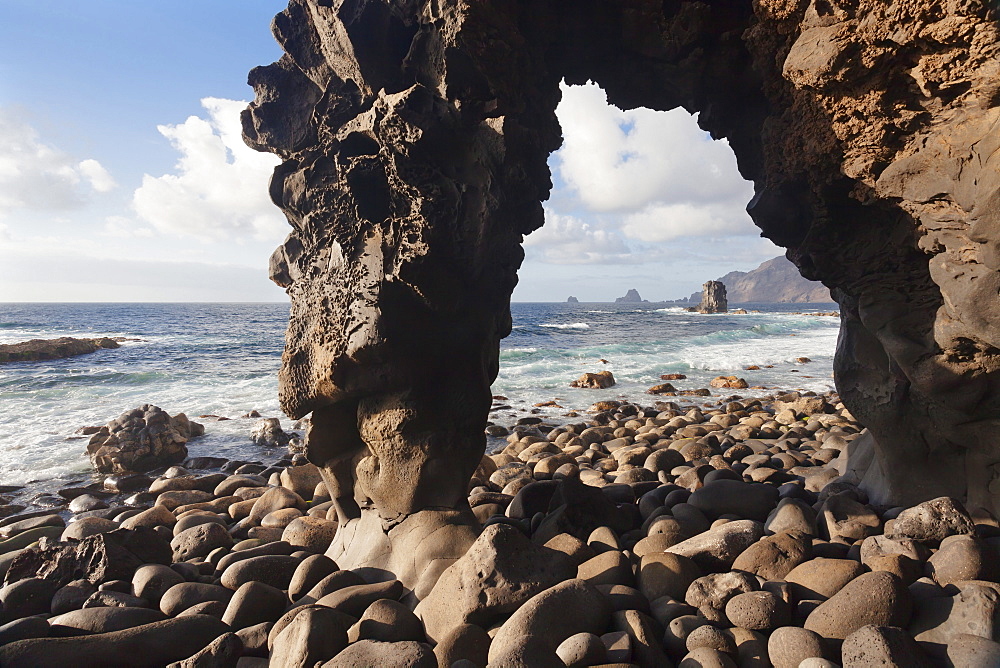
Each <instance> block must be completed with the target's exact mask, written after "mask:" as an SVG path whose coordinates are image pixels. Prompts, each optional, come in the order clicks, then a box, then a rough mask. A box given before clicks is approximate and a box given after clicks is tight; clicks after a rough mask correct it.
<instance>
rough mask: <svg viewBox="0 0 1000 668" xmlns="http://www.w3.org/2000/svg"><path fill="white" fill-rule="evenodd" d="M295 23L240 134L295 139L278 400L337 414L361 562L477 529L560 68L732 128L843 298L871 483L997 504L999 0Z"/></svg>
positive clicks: (766, 208) (835, 0)
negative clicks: (478, 486) (489, 426)
mask: <svg viewBox="0 0 1000 668" xmlns="http://www.w3.org/2000/svg"><path fill="white" fill-rule="evenodd" d="M273 31H274V34H275V36H276V37H277V39H278V41H279V42H280V43H281V45H282V46H283V48H284V49H285V51H286V54H285V55H284V56H283V57H282V58H281V59H280V60H279V61H278V62H277V63H274V64H273V65H269V66H266V67H259V68H256V69H254V70H253V71H252V72H251V74H250V83H251V84H252V85H253V86H254V88H255V91H256V94H257V97H256V100H255V101H254V102H253V103H252V104H251V106H250V108H249V109H248V110H247V111H246V112H245V113H244V116H243V123H244V135H245V138H246V141H247V143H248V144H249V145H250V146H252V147H254V148H257V149H260V150H265V151H271V152H273V153H276V154H278V155H279V156H281V158H282V159H283V162H282V164H281V165H280V166H279V167H278V168H277V169H276V171H275V174H274V177H273V179H272V182H271V196H272V198H273V200H274V201H275V203H276V204H278V206H280V207H281V208H282V210H283V211H284V212H285V214H286V216H287V217H288V220H289V223H290V224H291V226H292V232H291V234H290V235H289V237H288V239H287V240H286V241H285V243H284V244H283V245H282V246H281V247H280V248H279V249H278V250H277V251H276V252H275V253H274V255H273V257H272V258H271V275H272V278H273V279H274V280H275V281H276V282H277V283H278V284H279V285H282V286H284V287H286V288H287V289H288V293H289V295H290V296H291V300H292V307H291V319H290V322H289V327H288V333H287V337H286V350H285V354H284V363H283V369H282V372H281V377H280V384H281V390H280V391H281V401H282V406H283V408H284V410H285V411H286V412H287V413H288V414H289V415H290V416H292V417H293V418H298V417H301V416H303V415H305V414H307V413H309V412H310V411H311V412H312V414H313V417H312V428H311V429H310V431H309V434H308V436H307V443H308V454H309V457H310V459H311V460H312V461H313V462H315V463H317V464H318V465H320V466H322V467H323V469H324V471H325V476H326V481H327V485H328V487H329V489H330V491H331V492H332V493H333V496H335V497H337V508H338V513H339V517H340V522H341V527H342V528H341V531H340V532H339V533H338V538H337V542H336V544H335V545H334V548H333V551H332V552H331V555H336V560H337V563H338V564H340V565H341V566H342V567H344V568H351V567H353V566H357V565H361V564H364V565H369V566H373V567H376V568H382V569H386V570H390V571H392V572H395V573H403V575H401V576H400V577H401V579H404V581H406V583H407V586H411V585H412V584H413V583H414V581H415V579H417V576H418V575H420V574H421V573H422V574H423V575H424V576H425V577H426V578H427V581H428V582H429V581H432V580H433V579H435V578H436V574H437V573H440V572H441V569H442V568H443V566H444V565H446V564H447V563H450V561H449V560H453V559H454V558H455V556H456V555H458V554H461V553H463V552H464V551H465V548H467V547H468V545H469V544H470V543H471V542H472V540H473V539H474V537H475V535H476V532H477V529H476V522H475V519H474V517H473V515H472V514H471V513H470V512H469V507H468V504H467V502H466V497H465V492H466V489H465V488H466V485H467V482H468V480H469V477H470V475H471V474H472V472H473V471H474V470H475V469H476V467H477V466H478V465H479V462H480V458H481V456H482V453H483V449H484V436H483V429H484V426H485V423H486V416H487V410H488V408H489V405H490V392H489V387H490V384H491V381H492V380H493V379H494V377H495V376H496V373H497V368H498V348H499V340H500V339H501V338H503V337H504V336H506V335H507V334H508V333H509V332H510V328H511V320H510V312H509V297H510V293H511V290H512V289H513V287H514V285H515V283H516V281H517V273H516V272H517V269H518V267H519V265H520V263H521V260H522V258H523V252H522V250H521V246H520V243H521V241H522V239H523V235H525V234H528V233H530V232H532V231H533V230H535V229H537V228H538V227H539V226H540V225H541V224H542V222H543V211H542V207H541V201H542V200H544V199H545V198H546V197H547V196H548V193H549V189H550V188H551V181H550V176H549V171H548V167H547V164H546V160H547V158H548V156H549V154H550V153H551V152H552V151H553V150H555V149H556V148H558V146H559V144H560V140H561V136H560V129H559V124H558V121H557V119H556V117H555V107H556V104H557V102H558V100H559V95H560V93H559V83H560V81H562V80H565V81H566V82H567V83H569V84H579V83H583V82H586V81H588V80H593V81H596V82H597V83H599V84H600V85H601V86H603V87H604V89H605V90H606V91H607V93H608V97H609V100H610V101H611V102H612V103H613V104H615V105H617V106H619V107H621V108H624V109H632V108H636V107H648V108H651V109H658V110H668V109H673V108H675V107H678V106H682V107H684V108H685V109H687V110H688V111H689V112H691V113H697V114H698V122H699V123H700V125H701V127H702V128H704V129H705V130H706V131H708V132H710V133H711V135H712V136H713V137H715V138H717V139H721V138H726V139H727V140H728V142H729V145H730V146H731V147H732V149H733V151H734V152H735V154H736V157H737V160H738V165H739V169H740V171H741V173H742V175H743V176H744V177H745V178H747V179H749V180H752V181H753V182H754V184H755V196H754V198H753V200H752V201H751V202H750V204H749V206H748V210H749V212H750V215H751V216H752V217H753V219H754V222H755V223H756V224H757V225H758V226H759V227H760V228H761V230H762V231H763V234H764V236H766V237H767V238H769V239H771V240H772V241H774V242H775V243H777V244H779V245H781V246H784V247H786V248H787V249H788V253H787V255H788V257H789V259H791V260H792V261H793V262H794V263H795V264H796V265H797V266H798V267H799V269H800V270H801V271H802V273H803V275H805V276H806V277H807V278H810V279H814V280H821V281H823V283H824V284H825V285H827V286H828V287H830V288H831V289H832V290H833V294H834V296H835V298H836V300H837V301H838V302H839V303H840V304H841V310H842V318H843V329H842V333H841V339H840V345H839V348H838V352H837V359H836V363H835V368H836V374H837V383H838V387H839V389H840V391H841V394H842V397H843V400H844V403H845V404H847V406H848V408H849V409H850V410H851V412H852V413H853V414H854V415H855V416H856V417H858V418H859V419H861V420H862V421H863V422H864V423H865V424H867V426H868V427H869V429H870V431H871V437H870V438H869V439H867V442H866V443H863V444H862V446H860V447H859V448H856V449H854V450H853V451H852V456H851V457H850V461H848V462H847V463H846V466H847V467H848V468H850V473H851V474H852V475H855V476H857V477H858V479H860V480H861V482H862V485H863V487H864V488H865V489H867V490H868V492H869V494H870V495H871V497H872V499H873V501H875V502H878V503H889V502H892V503H912V502H916V501H920V500H924V499H928V498H932V497H938V496H953V497H956V498H961V499H965V500H966V501H967V502H968V505H969V507H970V509H978V508H986V509H989V510H991V511H993V512H996V510H997V501H998V499H1000V482H998V479H1000V450H998V448H997V447H996V445H995V443H996V438H995V433H996V430H997V427H998V418H1000V388H998V383H1000V349H998V346H1000V309H998V308H996V297H997V294H998V292H1000V273H998V271H997V270H998V268H1000V247H998V243H1000V215H998V212H1000V207H998V202H1000V193H998V189H997V186H998V184H1000V176H998V174H1000V172H998V169H997V166H998V164H1000V152H998V151H997V148H998V146H1000V133H998V131H997V127H998V122H1000V61H998V59H997V53H998V39H997V37H998V32H997V23H996V17H995V15H994V11H993V10H992V9H990V7H989V5H987V3H985V2H984V1H983V0H756V1H755V2H750V0H724V1H719V2H715V1H713V2H708V1H707V0H700V1H699V0H665V1H664V2H649V1H647V0H621V1H620V2H593V1H590V0H586V1H583V2H572V3H570V2H565V1H562V0H514V1H511V2H496V1H494V0H485V1H483V2H476V3H460V2H453V1H451V0H435V1H434V2H427V1H421V0H399V1H394V2H389V1H388V0H350V1H348V0H292V2H291V3H290V4H289V7H288V9H287V10H286V11H284V12H282V13H281V14H279V15H278V16H277V17H276V18H275V21H274V24H273ZM663 150H670V147H669V146H664V147H663ZM852 445H853V444H852ZM435 532H437V533H436V534H435ZM427 536H433V537H432V538H431V539H426V540H425V537H427ZM443 546H446V547H443Z"/></svg>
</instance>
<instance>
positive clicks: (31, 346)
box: [0, 336, 121, 364]
mask: <svg viewBox="0 0 1000 668" xmlns="http://www.w3.org/2000/svg"><path fill="white" fill-rule="evenodd" d="M102 348H109V349H110V348H121V346H120V345H119V344H118V341H116V340H115V339H112V338H108V337H106V336H105V337H101V338H99V339H74V338H73V337H70V336H63V337H60V338H58V339H32V340H31V341H22V342H20V343H3V344H0V364H5V363H8V362H38V361H41V360H57V359H62V358H64V357H76V356H77V355H86V354H88V353H93V352H97V351H98V350H101V349H102Z"/></svg>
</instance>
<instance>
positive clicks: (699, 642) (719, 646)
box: [686, 624, 736, 654]
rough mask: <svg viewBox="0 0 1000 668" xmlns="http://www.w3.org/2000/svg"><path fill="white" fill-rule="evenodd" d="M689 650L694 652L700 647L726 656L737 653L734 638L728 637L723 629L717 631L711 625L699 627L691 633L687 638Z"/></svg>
mask: <svg viewBox="0 0 1000 668" xmlns="http://www.w3.org/2000/svg"><path fill="white" fill-rule="evenodd" d="M686 644H687V649H688V651H689V652H692V651H694V650H696V649H698V648H699V647H711V648H712V649H714V650H718V651H719V652H723V653H724V654H735V653H736V641H735V639H733V637H732V636H729V635H727V634H726V633H725V632H723V631H722V629H717V628H715V627H714V626H712V625H710V624H706V625H705V626H699V627H698V628H696V629H694V630H693V631H691V633H689V634H688V637H687V642H686Z"/></svg>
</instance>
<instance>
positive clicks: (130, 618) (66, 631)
mask: <svg viewBox="0 0 1000 668" xmlns="http://www.w3.org/2000/svg"><path fill="white" fill-rule="evenodd" d="M164 619H166V615H164V614H163V613H162V612H160V611H159V610H153V609H151V608H127V607H98V608H85V609H82V610H73V611H72V612H67V613H65V614H62V615H56V616H55V617H52V618H51V619H49V624H50V625H51V626H52V635H54V636H68V635H75V633H74V632H79V631H84V632H87V633H109V632H111V631H121V630H122V629H130V628H132V627H134V626H142V625H143V624H152V623H153V622H159V621H162V620H164Z"/></svg>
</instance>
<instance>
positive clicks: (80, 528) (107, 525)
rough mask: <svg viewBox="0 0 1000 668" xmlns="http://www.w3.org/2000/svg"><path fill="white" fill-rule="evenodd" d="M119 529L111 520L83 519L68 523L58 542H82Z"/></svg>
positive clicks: (99, 518) (98, 518)
mask: <svg viewBox="0 0 1000 668" xmlns="http://www.w3.org/2000/svg"><path fill="white" fill-rule="evenodd" d="M117 528H119V527H118V524H117V523H116V522H112V521H111V520H106V519H103V518H101V517H84V518H81V519H78V520H76V521H75V522H70V524H69V526H67V527H66V529H65V530H63V532H62V536H60V538H59V540H61V541H64V542H65V541H68V540H83V539H84V538H86V537H87V536H94V535H97V534H99V533H107V532H108V531H114V530H115V529H117Z"/></svg>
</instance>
